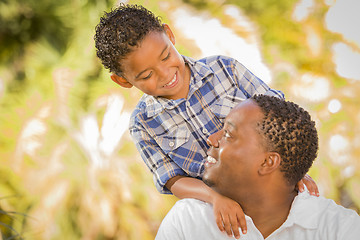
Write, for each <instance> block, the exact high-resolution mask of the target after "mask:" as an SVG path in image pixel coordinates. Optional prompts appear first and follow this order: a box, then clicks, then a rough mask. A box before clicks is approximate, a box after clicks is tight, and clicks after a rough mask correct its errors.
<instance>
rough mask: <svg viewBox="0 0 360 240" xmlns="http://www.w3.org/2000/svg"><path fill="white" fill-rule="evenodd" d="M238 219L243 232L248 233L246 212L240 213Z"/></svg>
mask: <svg viewBox="0 0 360 240" xmlns="http://www.w3.org/2000/svg"><path fill="white" fill-rule="evenodd" d="M237 220H238V221H239V224H240V228H241V231H242V233H243V234H246V233H247V225H246V219H245V214H244V213H243V212H241V214H238V215H237Z"/></svg>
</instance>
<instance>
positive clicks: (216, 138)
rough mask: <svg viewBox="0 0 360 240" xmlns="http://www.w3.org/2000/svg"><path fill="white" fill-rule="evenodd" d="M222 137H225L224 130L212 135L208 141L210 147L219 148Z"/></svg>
mask: <svg viewBox="0 0 360 240" xmlns="http://www.w3.org/2000/svg"><path fill="white" fill-rule="evenodd" d="M222 135H223V130H220V131H217V132H216V133H213V134H211V135H210V136H209V137H208V139H207V141H206V142H207V144H208V145H209V146H212V147H215V148H218V147H219V142H220V140H221V137H222Z"/></svg>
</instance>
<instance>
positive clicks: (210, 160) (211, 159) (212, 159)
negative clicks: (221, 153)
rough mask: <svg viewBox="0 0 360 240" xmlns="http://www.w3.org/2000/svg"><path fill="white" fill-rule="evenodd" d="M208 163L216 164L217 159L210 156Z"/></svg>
mask: <svg viewBox="0 0 360 240" xmlns="http://www.w3.org/2000/svg"><path fill="white" fill-rule="evenodd" d="M207 161H208V162H209V163H216V159H215V158H213V157H212V156H208V157H207Z"/></svg>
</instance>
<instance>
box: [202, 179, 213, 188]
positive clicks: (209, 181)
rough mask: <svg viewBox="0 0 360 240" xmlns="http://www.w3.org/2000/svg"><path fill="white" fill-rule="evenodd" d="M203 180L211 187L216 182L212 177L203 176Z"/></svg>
mask: <svg viewBox="0 0 360 240" xmlns="http://www.w3.org/2000/svg"><path fill="white" fill-rule="evenodd" d="M203 182H204V183H205V184H206V185H208V186H209V187H213V186H214V185H215V184H214V182H213V181H211V180H210V179H208V178H206V177H205V178H203Z"/></svg>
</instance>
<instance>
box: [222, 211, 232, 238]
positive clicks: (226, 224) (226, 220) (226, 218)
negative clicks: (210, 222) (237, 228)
mask: <svg viewBox="0 0 360 240" xmlns="http://www.w3.org/2000/svg"><path fill="white" fill-rule="evenodd" d="M222 222H223V224H224V228H225V231H226V233H227V235H229V236H230V237H231V236H232V230H231V224H230V220H229V216H222Z"/></svg>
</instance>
